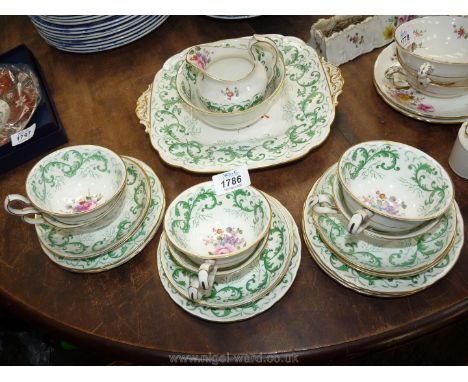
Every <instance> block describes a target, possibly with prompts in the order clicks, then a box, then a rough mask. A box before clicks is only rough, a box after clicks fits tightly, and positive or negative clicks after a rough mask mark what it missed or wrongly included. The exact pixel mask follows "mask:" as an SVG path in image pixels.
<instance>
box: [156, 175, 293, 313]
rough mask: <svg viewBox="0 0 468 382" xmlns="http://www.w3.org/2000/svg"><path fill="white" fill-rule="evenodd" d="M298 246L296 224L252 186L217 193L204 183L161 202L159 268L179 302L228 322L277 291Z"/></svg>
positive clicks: (269, 302) (288, 279)
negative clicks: (164, 204)
mask: <svg viewBox="0 0 468 382" xmlns="http://www.w3.org/2000/svg"><path fill="white" fill-rule="evenodd" d="M300 250H301V242H300V237H299V232H298V229H297V226H296V224H295V223H294V221H293V219H292V217H291V215H290V214H289V212H288V211H287V210H286V209H285V208H284V207H283V206H282V205H281V204H280V203H279V202H278V201H277V200H275V199H274V198H272V197H271V196H268V195H265V194H263V193H262V192H260V191H258V190H256V189H255V188H253V187H247V188H242V189H237V190H234V191H231V192H228V193H227V194H224V195H217V194H216V193H215V191H214V188H213V185H212V183H211V182H206V183H201V184H198V185H196V186H194V187H191V188H189V189H188V190H186V191H184V192H183V193H182V194H180V195H179V196H178V197H177V198H176V199H175V200H174V201H173V202H172V203H171V205H170V206H169V207H168V209H167V212H166V216H165V218H164V233H163V234H162V235H161V240H160V242H159V246H158V271H159V276H160V278H161V282H162V284H163V286H164V288H165V289H166V291H167V293H168V294H169V296H170V297H171V298H172V299H173V301H174V302H175V303H176V304H177V305H179V306H180V307H181V308H182V309H184V310H185V311H187V312H189V313H191V314H193V315H195V316H197V317H200V318H203V319H206V320H209V321H217V322H232V321H238V320H243V319H247V318H250V317H253V316H255V315H257V314H259V313H262V312H264V311H265V310H267V309H268V308H270V307H271V306H273V305H274V304H275V303H276V302H277V301H279V300H280V299H281V298H282V296H283V295H284V294H285V293H286V292H287V290H288V289H289V288H290V287H291V285H292V283H293V281H294V279H295V276H296V273H297V270H298V268H299V264H300Z"/></svg>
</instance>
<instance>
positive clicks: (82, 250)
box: [5, 145, 165, 273]
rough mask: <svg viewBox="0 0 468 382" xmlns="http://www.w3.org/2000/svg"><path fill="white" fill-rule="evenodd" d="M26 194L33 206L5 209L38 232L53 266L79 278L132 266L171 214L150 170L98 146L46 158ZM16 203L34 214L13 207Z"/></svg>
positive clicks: (34, 171) (75, 148)
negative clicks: (78, 275)
mask: <svg viewBox="0 0 468 382" xmlns="http://www.w3.org/2000/svg"><path fill="white" fill-rule="evenodd" d="M26 192H27V195H28V198H25V197H22V196H21V195H16V194H12V195H8V196H7V198H6V200H5V209H6V210H7V212H9V213H11V214H13V215H19V216H21V217H22V219H23V220H24V221H26V222H28V223H31V224H35V227H36V233H37V236H38V238H39V242H40V244H41V247H42V249H43V250H44V252H45V253H46V254H47V256H48V257H49V258H50V260H52V261H53V262H54V263H55V264H57V265H58V266H60V267H62V268H65V269H67V270H69V271H73V272H83V273H96V272H102V271H106V270H109V269H112V268H115V267H117V266H119V265H121V264H123V263H125V262H127V261H129V260H130V259H132V258H133V257H134V256H135V255H137V254H138V253H139V252H140V251H141V250H142V249H143V248H144V247H145V246H146V244H147V243H148V242H149V241H150V240H151V239H152V238H153V236H154V234H155V233H156V230H157V229H158V227H159V224H160V222H161V220H162V216H163V212H164V206H165V198H164V190H163V188H162V185H161V182H160V181H159V179H158V177H157V176H156V174H155V173H154V172H153V170H152V169H151V168H150V167H148V166H147V165H146V164H145V163H143V162H141V161H139V160H137V159H135V158H131V157H126V156H122V157H120V156H119V155H117V154H115V153H113V152H112V151H110V150H108V149H106V148H104V147H99V146H92V145H83V146H71V147H67V148H64V149H61V150H58V151H55V152H53V153H52V154H49V155H48V156H46V157H44V158H43V159H42V160H41V161H39V162H38V163H37V164H36V165H35V166H34V167H33V169H32V170H31V172H30V174H29V175H28V177H27V180H26ZM18 201H21V202H23V203H26V204H29V205H32V206H33V207H31V206H28V207H26V208H23V209H22V210H21V209H18V208H14V207H12V205H13V203H17V202H18ZM28 215H29V216H28Z"/></svg>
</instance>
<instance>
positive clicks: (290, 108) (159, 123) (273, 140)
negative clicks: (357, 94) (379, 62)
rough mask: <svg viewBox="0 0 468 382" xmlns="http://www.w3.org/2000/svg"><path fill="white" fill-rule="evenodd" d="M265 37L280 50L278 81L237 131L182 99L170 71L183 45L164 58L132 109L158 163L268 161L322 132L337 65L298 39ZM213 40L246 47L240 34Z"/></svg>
mask: <svg viewBox="0 0 468 382" xmlns="http://www.w3.org/2000/svg"><path fill="white" fill-rule="evenodd" d="M268 37H270V38H271V39H273V40H274V41H275V44H276V45H277V47H278V49H279V50H280V52H281V53H282V55H283V58H284V62H285V65H286V78H285V83H284V89H283V91H282V92H281V94H280V95H279V96H278V99H277V100H276V101H275V102H274V104H273V105H272V107H271V109H270V110H269V111H268V113H267V114H265V115H263V116H262V117H261V118H260V119H259V120H258V121H257V122H256V123H255V124H253V125H251V126H249V127H248V128H245V129H243V130H242V131H228V130H222V129H219V128H215V127H212V126H211V125H209V124H207V123H205V122H203V121H201V120H200V119H199V116H198V115H195V113H194V112H193V109H190V108H187V107H185V105H184V103H183V101H182V99H181V98H180V96H179V95H178V93H177V90H176V88H175V86H174V78H175V77H176V75H177V71H178V70H179V68H180V65H181V63H182V62H183V61H184V58H185V54H186V51H184V52H181V53H178V54H176V55H175V56H173V57H171V58H170V59H169V60H167V61H166V63H165V64H164V65H163V68H162V69H161V70H160V71H159V72H158V73H157V74H156V76H155V79H154V82H153V84H152V85H151V86H150V87H149V88H148V90H147V91H145V92H144V93H143V94H142V96H141V97H140V98H139V100H138V102H137V109H136V113H137V116H138V117H139V119H140V122H141V123H142V124H144V125H145V126H146V132H147V133H148V134H149V136H150V139H151V143H152V145H153V147H154V148H155V149H156V150H157V151H158V152H159V154H160V155H161V157H162V159H163V160H164V161H165V162H166V163H168V164H170V165H172V166H175V167H182V168H184V169H186V170H189V171H193V172H198V173H215V172H223V171H227V170H231V169H232V168H234V167H236V166H242V165H243V166H247V167H248V168H249V169H254V168H264V167H271V166H274V165H278V164H282V163H287V162H291V161H294V160H297V159H299V158H301V157H303V156H305V155H307V154H308V153H309V152H310V150H312V149H313V148H315V147H317V146H319V145H320V144H321V143H322V142H323V141H324V140H325V139H326V138H327V136H328V134H329V132H330V128H331V124H332V122H333V119H334V116H335V107H336V105H337V97H338V95H339V94H340V93H341V91H342V88H343V78H342V77H341V74H340V71H339V69H337V68H336V67H334V66H332V65H329V64H327V63H325V62H323V61H321V60H320V58H319V57H318V55H317V53H316V52H315V50H313V49H312V48H311V47H309V46H307V45H306V44H305V43H304V41H302V40H299V39H297V38H295V37H285V36H281V35H268ZM219 43H222V44H228V43H232V44H236V45H237V44H243V46H245V47H246V46H248V38H240V39H230V40H224V41H221V42H219Z"/></svg>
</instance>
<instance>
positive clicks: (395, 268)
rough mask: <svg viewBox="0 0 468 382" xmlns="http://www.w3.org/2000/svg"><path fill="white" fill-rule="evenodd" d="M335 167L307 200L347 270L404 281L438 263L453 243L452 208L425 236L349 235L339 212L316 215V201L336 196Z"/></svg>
mask: <svg viewBox="0 0 468 382" xmlns="http://www.w3.org/2000/svg"><path fill="white" fill-rule="evenodd" d="M333 171H334V167H332V168H331V169H328V170H327V171H326V172H325V173H324V174H323V175H322V177H321V178H320V179H319V180H318V181H317V184H316V185H315V188H314V192H313V193H312V194H310V195H309V198H308V200H307V205H308V208H310V209H311V210H312V211H313V222H314V225H315V228H316V229H317V232H318V233H319V235H320V238H321V240H322V241H323V242H324V243H325V244H326V245H327V246H328V248H329V249H330V250H331V251H332V252H333V253H334V254H335V255H336V256H337V257H338V258H339V259H340V261H342V262H344V263H345V264H347V265H348V266H350V267H352V268H354V269H357V270H359V271H361V272H364V273H366V274H368V275H373V276H379V277H403V276H413V275H417V274H420V273H422V272H424V271H426V270H428V269H429V268H432V267H433V266H434V265H436V264H437V263H439V262H440V261H441V260H442V258H443V257H444V256H445V255H446V254H447V251H448V249H449V248H450V247H451V245H452V243H453V238H454V234H455V230H456V224H457V221H456V211H455V207H454V205H453V204H452V205H451V207H450V209H449V210H448V212H447V213H446V214H444V215H443V216H442V217H441V218H440V219H439V220H438V221H437V224H436V225H434V226H432V227H431V228H430V229H428V230H426V231H425V232H424V233H422V234H420V235H418V236H416V237H412V238H406V239H397V240H395V239H381V238H372V237H369V236H367V235H364V234H357V235H349V234H348V232H347V230H346V225H347V223H348V219H346V217H345V216H344V215H343V214H341V213H340V212H339V211H335V213H333V214H330V213H328V212H325V213H322V212H317V211H316V209H315V207H313V199H314V198H315V197H317V196H319V195H330V194H332V193H333V190H332V187H333V186H332V183H333V178H334V177H335V176H334V173H333Z"/></svg>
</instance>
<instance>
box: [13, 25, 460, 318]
mask: <svg viewBox="0 0 468 382" xmlns="http://www.w3.org/2000/svg"><path fill="white" fill-rule="evenodd" d="M464 21H465V19H464V18H453V17H450V18H449V17H427V18H421V19H415V20H411V21H409V22H407V23H405V24H402V25H401V26H399V27H398V28H397V29H396V31H395V39H396V42H395V43H394V44H393V45H391V46H389V47H387V48H385V49H384V50H383V51H382V53H381V55H380V56H379V58H378V59H377V61H376V64H375V68H374V74H375V84H376V88H377V90H378V92H379V94H381V95H382V97H384V99H385V100H386V101H387V102H389V103H390V102H391V101H389V99H390V98H389V97H391V96H389V94H396V93H395V92H412V93H411V94H418V96H416V95H413V96H412V97H413V98H412V99H413V100H414V102H413V103H414V104H412V105H411V106H410V107H408V106H407V105H405V106H402V105H399V104H398V105H397V104H392V106H393V107H395V108H396V109H398V110H401V111H402V112H403V111H404V112H405V113H406V114H407V115H411V116H414V117H417V118H426V117H427V113H430V112H431V110H432V109H430V108H427V107H426V108H424V107H422V106H421V107H419V106H417V105H418V102H420V101H421V99H422V97H431V99H433V98H437V99H438V100H440V102H441V104H442V102H449V101H448V100H450V102H452V106H451V109H448V108H447V109H445V111H444V112H445V113H446V114H443V113H444V112H442V114H437V113H434V114H433V115H431V116H430V117H428V118H429V120H430V121H441V120H443V121H445V122H447V123H453V122H455V121H459V120H461V118H462V115H461V114H460V112H459V111H458V109H457V107H458V106H457V105H458V102H464V101H460V100H462V99H463V97H468V94H467V90H468V72H467V71H466V67H467V64H466V62H465V61H466V57H467V54H468V52H467V51H466V48H467V46H466V37H465V36H461V35H460V33H461V32H460V28H464V25H463V23H464ZM459 38H460V39H463V40H464V44H463V43H460V41H458V39H459ZM447 40H450V41H454V43H453V44H452V43H451V44H446V41H447ZM454 67H456V68H457V69H456V70H452V69H453V68H454ZM342 87H343V79H342V77H341V75H340V72H339V69H337V68H336V67H334V66H333V65H330V64H328V63H326V62H325V61H323V60H320V58H319V57H318V55H317V53H316V52H315V51H314V50H313V49H312V48H311V47H309V46H307V45H306V44H305V43H304V42H303V41H301V40H299V39H297V38H294V37H285V36H281V35H266V36H261V35H254V36H251V37H246V38H237V39H228V40H223V41H217V42H212V43H207V44H199V45H196V46H192V47H189V48H187V49H185V50H184V51H182V52H180V53H178V54H176V55H174V56H173V57H171V58H169V59H168V60H167V61H166V63H165V64H164V65H163V67H162V69H161V70H160V71H159V72H158V73H157V74H156V76H155V79H154V82H153V84H152V85H150V87H149V88H148V90H147V91H146V92H144V93H143V95H142V96H141V97H140V98H139V100H138V103H137V109H136V113H137V116H138V117H139V118H140V121H141V123H142V124H144V125H145V127H146V132H147V133H148V134H149V136H150V139H151V143H152V144H153V146H154V147H155V148H156V150H157V151H158V152H159V153H160V155H161V158H162V159H163V160H164V161H165V162H167V163H168V164H170V165H173V166H177V167H182V168H184V169H186V170H188V171H192V172H200V173H215V172H221V171H225V170H229V169H232V168H234V167H236V166H240V165H244V166H247V167H248V168H250V169H254V168H262V167H269V166H273V165H278V164H281V163H285V162H290V161H293V160H295V159H298V158H300V157H301V156H304V155H306V154H307V153H308V152H309V151H310V150H311V149H312V148H314V147H316V146H318V145H320V144H321V143H322V142H323V141H324V140H325V139H326V138H327V136H328V134H329V132H330V126H331V123H332V121H333V118H334V113H335V111H334V110H335V107H336V105H337V97H338V95H339V94H340V93H341V91H342ZM392 92H393V93H392ZM404 94H406V93H404ZM419 94H420V95H421V96H419ZM408 97H410V96H408ZM417 97H420V98H417ZM448 97H450V98H448ZM420 104H421V105H422V101H421V102H420ZM412 108H413V109H412ZM414 108H416V109H417V110H419V111H422V112H424V113H426V114H419V112H416V111H415V110H414ZM312 110H313V113H311V111H312ZM432 111H434V110H432ZM312 114H313V118H312ZM458 114H460V115H458ZM150 116H151V118H150ZM460 134H462V138H463V140H462V139H461V138H460V137H459V141H460V143H459V146H455V147H454V151H453V153H452V156H451V160H450V163H451V165H452V163H453V166H455V167H456V168H459V169H460V171H461V172H463V171H466V166H465V164H466V161H465V162H463V158H466V156H464V155H465V154H466V153H467V152H468V149H467V147H468V145H465V144H464V143H466V142H465V141H466V139H465V138H466V137H465V135H466V136H468V134H467V133H466V124H465V128H464V129H463V132H461V133H460ZM463 134H465V135H463ZM26 195H27V196H22V195H19V194H12V195H8V196H7V197H6V199H5V209H6V211H7V212H9V213H10V214H12V215H16V216H19V217H21V219H22V220H24V221H25V222H27V223H30V224H34V225H35V227H36V232H37V235H38V239H39V242H40V245H41V247H42V249H43V250H44V252H45V253H46V255H47V256H48V257H49V258H50V259H51V260H52V261H53V262H54V263H56V264H57V265H59V266H60V267H63V268H65V269H68V270H71V271H75V272H101V271H104V270H108V269H111V268H114V267H116V266H119V265H121V264H123V263H125V262H126V261H128V260H129V259H131V258H132V257H133V256H135V255H136V254H137V253H139V252H140V251H141V250H142V249H143V248H144V247H145V246H146V245H147V243H148V242H149V241H150V240H151V239H152V237H153V236H154V234H155V232H156V230H157V229H158V227H159V224H160V223H161V222H162V223H163V224H162V225H163V232H162V234H161V236H160V239H159V244H158V248H157V268H158V274H159V278H160V280H161V283H162V285H163V287H164V289H165V290H166V292H167V293H168V295H169V297H170V298H171V299H172V300H173V301H174V302H175V303H176V304H177V305H178V306H180V307H181V308H182V309H183V310H185V311H186V312H188V313H190V314H192V315H195V316H197V317H200V318H202V319H205V320H209V321H215V322H233V321H239V320H243V319H247V318H251V317H253V316H255V315H257V314H260V313H262V312H264V311H265V310H267V309H269V308H270V307H271V306H273V305H274V304H275V303H276V302H278V301H279V300H280V299H281V298H282V297H283V296H284V295H285V293H286V292H287V291H288V290H289V288H290V287H291V285H292V283H293V282H294V279H295V277H296V274H297V271H298V268H299V265H300V259H301V239H300V235H299V230H298V227H297V225H296V223H295V222H294V219H293V218H292V216H291V214H290V213H289V212H288V211H287V210H286V208H285V207H284V206H283V205H282V204H281V203H280V202H279V201H278V200H276V199H274V198H273V197H272V196H270V195H268V194H267V193H265V192H263V191H261V190H258V189H256V188H255V187H253V186H247V187H239V188H237V189H232V190H230V191H227V192H225V193H217V192H216V191H215V187H214V185H213V182H211V181H208V182H203V183H199V184H196V185H194V186H192V187H190V188H188V189H186V190H185V191H183V192H182V193H180V194H179V195H178V196H177V197H176V198H175V199H174V200H173V201H172V202H171V203H170V204H169V206H168V207H167V210H166V211H165V213H164V210H165V200H164V191H163V188H162V185H161V183H160V181H159V179H158V178H157V176H156V174H155V173H154V171H153V170H152V169H151V168H149V167H148V166H147V165H146V164H144V163H143V162H141V161H139V160H137V159H135V158H131V157H126V156H119V155H117V154H115V153H113V152H112V151H111V150H109V149H106V148H104V147H99V146H91V145H83V146H72V147H67V148H64V149H61V150H58V151H56V152H54V153H52V154H50V155H48V156H46V157H45V158H43V159H42V160H41V161H39V162H38V163H37V164H36V165H35V166H34V167H33V169H32V170H31V172H30V173H29V175H28V177H27V179H26ZM19 203H22V204H25V206H23V208H19V207H15V206H14V205H15V204H19ZM302 223H303V237H304V240H305V243H306V245H307V247H308V249H309V252H310V254H311V256H312V258H313V259H314V260H315V262H316V263H317V265H318V266H319V267H320V268H321V269H323V271H324V272H325V273H326V274H328V275H329V276H330V277H332V278H333V279H334V280H336V281H337V282H338V283H340V284H342V285H343V286H345V287H347V288H350V289H352V290H354V291H356V292H358V293H363V294H367V295H371V296H377V297H400V296H406V295H410V294H413V293H416V292H419V291H421V290H423V289H425V288H427V287H429V286H431V285H433V284H434V283H435V282H437V281H438V280H440V279H441V278H442V277H444V276H445V275H446V274H447V273H448V272H449V271H450V269H451V268H452V267H453V266H454V264H455V263H456V261H457V259H458V257H459V255H460V252H461V247H462V245H463V240H464V232H463V218H462V216H461V214H460V210H459V208H458V205H457V203H456V201H455V192H454V187H453V184H452V181H451V179H450V176H449V174H448V173H447V172H446V171H445V170H444V168H443V167H442V166H441V165H440V164H439V163H438V162H437V161H436V160H435V159H434V158H432V157H431V156H429V155H428V154H426V153H425V152H423V151H421V150H419V149H416V148H414V147H412V146H408V145H406V144H403V143H399V142H392V141H369V142H361V143H359V144H357V145H355V146H353V147H351V148H349V149H348V150H346V151H345V152H344V153H343V154H342V155H341V157H340V159H339V161H338V162H337V163H335V164H334V165H333V166H332V167H330V168H329V169H328V170H326V171H325V172H324V173H323V174H322V176H321V177H320V178H319V179H318V180H317V181H316V183H315V184H314V186H313V187H312V189H311V191H310V193H309V195H308V196H307V199H306V201H305V204H304V210H303V222H302Z"/></svg>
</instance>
